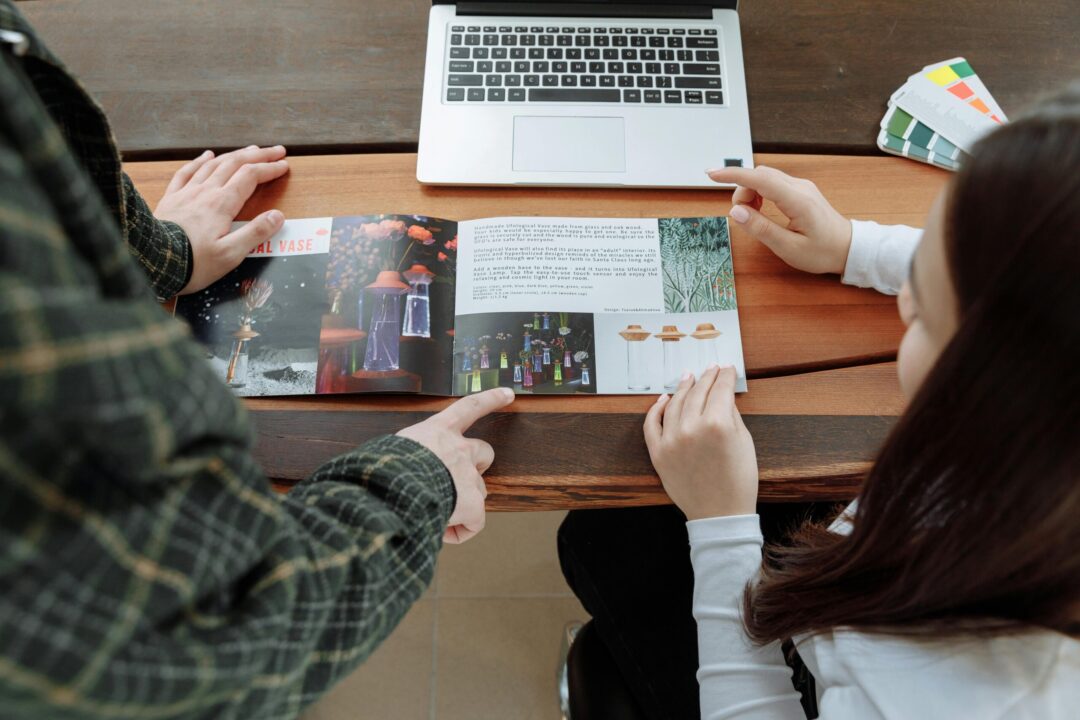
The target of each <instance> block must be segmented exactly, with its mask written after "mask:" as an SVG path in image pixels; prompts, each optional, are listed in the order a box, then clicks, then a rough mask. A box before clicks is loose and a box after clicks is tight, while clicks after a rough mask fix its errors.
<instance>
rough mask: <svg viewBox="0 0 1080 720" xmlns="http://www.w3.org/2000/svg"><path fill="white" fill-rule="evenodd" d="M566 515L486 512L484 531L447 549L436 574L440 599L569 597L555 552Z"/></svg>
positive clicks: (443, 552) (558, 513) (560, 513)
mask: <svg viewBox="0 0 1080 720" xmlns="http://www.w3.org/2000/svg"><path fill="white" fill-rule="evenodd" d="M565 515H566V513H565V512H521V513H488V516H487V526H486V527H485V528H484V531H483V532H481V533H480V534H479V535H477V536H476V537H475V538H473V539H472V540H469V541H468V542H466V543H463V544H461V545H447V546H445V547H444V548H443V551H442V555H441V557H440V558H439V565H438V569H437V570H436V582H437V584H438V595H439V597H440V598H444V597H508V596H522V595H563V596H569V595H570V594H571V593H570V589H569V588H568V587H567V586H566V582H565V581H564V580H563V576H562V572H560V570H559V558H558V553H557V552H556V549H555V533H556V531H557V530H558V528H559V523H560V522H562V519H563V517H565Z"/></svg>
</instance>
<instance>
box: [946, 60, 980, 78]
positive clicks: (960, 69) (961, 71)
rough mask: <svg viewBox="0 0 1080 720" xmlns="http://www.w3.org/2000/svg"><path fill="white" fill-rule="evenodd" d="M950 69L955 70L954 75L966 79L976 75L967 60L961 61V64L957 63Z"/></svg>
mask: <svg viewBox="0 0 1080 720" xmlns="http://www.w3.org/2000/svg"><path fill="white" fill-rule="evenodd" d="M949 67H951V68H952V69H953V72H954V73H956V74H957V75H959V76H960V77H962V78H966V77H968V76H970V75H974V74H975V71H974V70H972V69H971V66H970V65H968V61H967V60H961V61H960V62H958V63H956V64H954V65H950V66H949Z"/></svg>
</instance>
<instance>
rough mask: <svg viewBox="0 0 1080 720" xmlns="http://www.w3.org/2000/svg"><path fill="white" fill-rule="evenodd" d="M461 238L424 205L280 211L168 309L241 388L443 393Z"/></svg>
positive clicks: (272, 392) (255, 391)
mask: <svg viewBox="0 0 1080 720" xmlns="http://www.w3.org/2000/svg"><path fill="white" fill-rule="evenodd" d="M457 245H458V240H457V223H455V222H453V221H450V220H442V219H439V218H432V217H427V216H423V215H354V216H345V217H336V218H330V217H323V218H306V219H295V220H287V221H286V222H285V225H284V227H283V228H282V229H281V230H280V231H279V232H278V233H277V234H276V235H275V236H274V237H273V238H271V239H270V240H269V241H267V242H265V243H262V244H261V245H259V246H258V247H256V248H254V249H253V250H252V251H251V253H250V254H249V255H248V257H247V259H245V260H244V261H243V262H242V263H241V264H240V265H239V267H237V268H236V269H235V270H233V271H232V272H230V273H229V274H228V275H226V276H225V277H223V278H222V279H221V280H219V281H218V282H216V283H214V284H213V285H211V286H210V287H208V288H206V289H205V290H203V291H201V292H198V293H195V294H192V295H187V296H183V297H180V298H178V300H177V303H176V314H177V315H178V316H180V317H182V318H184V319H185V320H186V321H187V322H188V323H189V324H190V325H191V328H192V331H193V333H194V335H195V337H196V338H197V339H198V340H199V341H200V342H201V343H202V344H203V345H204V346H205V348H206V359H207V362H209V363H210V364H211V365H212V366H213V367H214V369H215V370H216V371H217V373H218V375H219V376H220V377H221V379H222V380H223V381H224V382H225V383H226V384H227V385H229V386H230V387H231V388H232V389H233V391H234V392H236V394H238V395H241V396H280V395H321V394H328V393H423V394H429V395H449V394H451V382H450V378H451V375H452V359H453V347H454V285H455V276H456V260H457Z"/></svg>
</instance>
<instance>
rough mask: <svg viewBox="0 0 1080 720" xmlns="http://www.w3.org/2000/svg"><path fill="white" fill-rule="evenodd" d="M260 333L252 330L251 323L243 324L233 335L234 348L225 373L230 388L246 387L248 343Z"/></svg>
mask: <svg viewBox="0 0 1080 720" xmlns="http://www.w3.org/2000/svg"><path fill="white" fill-rule="evenodd" d="M258 336H259V333H257V332H255V331H254V330H252V329H251V323H243V324H242V325H241V326H240V329H239V330H237V331H236V332H234V333H233V338H234V339H233V348H232V353H231V354H230V355H229V366H228V369H227V370H226V371H225V383H226V384H227V385H228V386H229V387H244V386H245V385H247V377H248V361H249V359H250V357H249V355H248V343H249V342H251V339H252V338H256V337H258Z"/></svg>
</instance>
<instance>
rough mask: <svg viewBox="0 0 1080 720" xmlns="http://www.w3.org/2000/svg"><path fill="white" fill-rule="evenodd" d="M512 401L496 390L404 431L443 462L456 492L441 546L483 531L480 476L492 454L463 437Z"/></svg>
mask: <svg viewBox="0 0 1080 720" xmlns="http://www.w3.org/2000/svg"><path fill="white" fill-rule="evenodd" d="M513 401H514V393H513V391H512V390H510V389H509V388H495V389H494V390H486V391H484V392H482V393H477V394H476V395H469V396H468V397H463V398H461V399H460V400H458V401H457V402H456V403H454V404H453V405H451V406H450V407H448V408H446V409H445V410H443V411H442V412H441V413H438V414H437V415H432V416H431V417H429V418H428V419H427V420H425V421H423V422H421V423H417V424H416V425H412V426H410V427H407V428H405V429H404V430H402V431H401V432H399V433H398V435H400V436H401V437H407V438H409V439H411V440H415V441H416V442H418V443H420V444H421V445H423V446H424V447H426V448H427V449H428V450H430V451H431V452H433V453H435V455H436V456H437V457H438V458H439V459H440V460H442V462H443V465H445V466H446V469H447V470H448V471H450V477H452V478H453V479H454V487H455V488H457V505H456V506H455V507H454V512H453V514H451V515H450V522H449V523H448V526H447V528H446V533H445V534H443V542H448V543H463V542H465V541H466V540H468V539H469V538H471V537H472V536H473V535H476V534H477V533H478V532H480V531H481V530H483V529H484V498H486V497H487V486H485V485H484V478H483V477H481V475H483V474H484V472H486V471H487V469H488V468H489V467H491V463H492V462H493V461H494V460H495V451H494V450H492V449H491V445H488V444H487V443H486V442H484V441H483V440H473V439H471V438H467V437H465V436H464V434H463V433H464V432H465V431H466V430H468V429H469V427H470V426H471V425H472V424H473V423H474V422H476V421H477V420H479V419H480V418H482V417H484V416H485V415H487V414H489V413H492V412H494V411H496V410H498V409H499V408H502V407H506V406H507V405H509V404H510V403H512V402H513Z"/></svg>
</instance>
